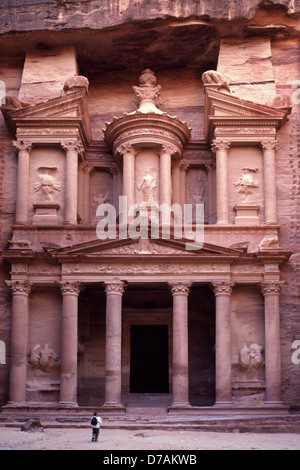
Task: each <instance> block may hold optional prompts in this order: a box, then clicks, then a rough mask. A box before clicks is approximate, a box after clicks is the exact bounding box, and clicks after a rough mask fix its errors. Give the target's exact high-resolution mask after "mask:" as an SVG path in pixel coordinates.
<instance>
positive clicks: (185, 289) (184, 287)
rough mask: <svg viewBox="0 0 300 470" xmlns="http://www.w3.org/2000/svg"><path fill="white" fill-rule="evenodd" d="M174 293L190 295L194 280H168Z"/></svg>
mask: <svg viewBox="0 0 300 470" xmlns="http://www.w3.org/2000/svg"><path fill="white" fill-rule="evenodd" d="M168 284H169V287H170V290H171V292H172V295H182V294H184V295H189V292H190V287H191V285H192V282H189V281H174V282H168Z"/></svg>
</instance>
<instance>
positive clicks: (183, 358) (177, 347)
mask: <svg viewBox="0 0 300 470" xmlns="http://www.w3.org/2000/svg"><path fill="white" fill-rule="evenodd" d="M169 286H170V288H171V292H172V295H173V403H172V407H177V408H178V407H186V406H190V403H189V360H188V295H189V292H190V286H191V283H190V282H184V281H182V282H180V281H178V282H169Z"/></svg>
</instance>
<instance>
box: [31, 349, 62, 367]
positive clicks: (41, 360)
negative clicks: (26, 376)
mask: <svg viewBox="0 0 300 470" xmlns="http://www.w3.org/2000/svg"><path fill="white" fill-rule="evenodd" d="M28 362H29V364H30V365H31V366H32V367H34V368H36V369H40V370H41V371H43V372H49V371H51V370H53V369H56V368H58V367H59V365H60V361H59V358H58V356H57V355H56V354H55V352H54V351H53V350H52V349H51V348H49V346H48V344H46V345H45V346H44V347H43V348H42V347H41V345H40V344H37V345H36V346H34V348H32V350H31V351H30V356H29V361H28Z"/></svg>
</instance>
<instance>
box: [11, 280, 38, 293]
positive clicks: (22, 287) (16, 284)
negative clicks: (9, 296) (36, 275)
mask: <svg viewBox="0 0 300 470" xmlns="http://www.w3.org/2000/svg"><path fill="white" fill-rule="evenodd" d="M5 282H6V284H7V285H8V286H9V287H10V288H11V290H12V293H13V294H24V295H29V293H30V291H31V285H32V284H31V282H29V281H5Z"/></svg>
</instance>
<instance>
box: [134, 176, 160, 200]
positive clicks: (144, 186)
mask: <svg viewBox="0 0 300 470" xmlns="http://www.w3.org/2000/svg"><path fill="white" fill-rule="evenodd" d="M156 188H157V181H156V177H155V176H152V175H150V174H147V175H146V176H144V178H143V181H142V182H141V183H140V184H139V186H138V190H139V191H142V192H143V202H144V203H145V204H151V203H154V202H155V189H156Z"/></svg>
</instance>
